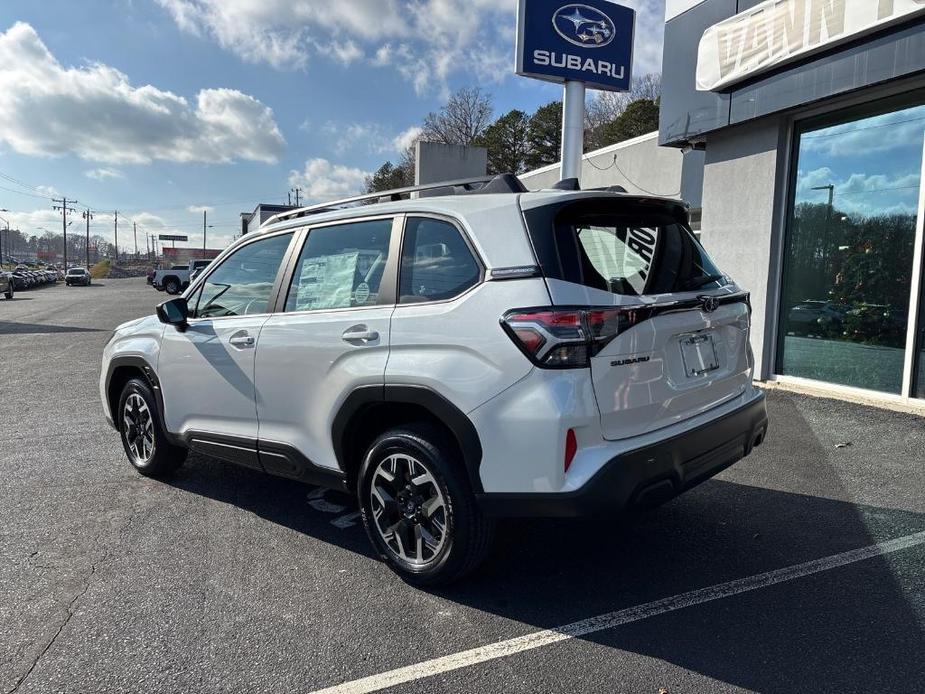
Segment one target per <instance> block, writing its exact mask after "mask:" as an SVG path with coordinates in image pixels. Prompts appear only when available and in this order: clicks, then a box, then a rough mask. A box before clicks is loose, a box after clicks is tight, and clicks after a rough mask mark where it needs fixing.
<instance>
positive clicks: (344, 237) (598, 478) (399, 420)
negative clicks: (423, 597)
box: [100, 175, 768, 585]
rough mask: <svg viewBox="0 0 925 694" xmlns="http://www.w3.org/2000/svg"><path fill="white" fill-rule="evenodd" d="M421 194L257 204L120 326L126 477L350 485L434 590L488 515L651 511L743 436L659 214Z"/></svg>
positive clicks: (746, 409)
mask: <svg viewBox="0 0 925 694" xmlns="http://www.w3.org/2000/svg"><path fill="white" fill-rule="evenodd" d="M441 185H442V186H443V187H442V188H437V187H436V186H429V187H419V188H416V189H403V190H400V191H394V192H389V193H380V194H377V195H376V196H375V197H370V196H366V197H361V198H353V199H351V200H346V201H341V202H338V203H328V204H325V205H321V206H314V207H309V208H304V209H300V210H294V211H291V212H287V213H284V214H281V215H278V216H277V217H275V218H273V219H271V220H269V221H268V222H267V223H266V224H264V225H263V227H262V228H261V230H260V231H259V232H258V233H254V234H248V235H247V236H244V237H243V238H241V239H239V240H238V241H237V242H236V243H234V244H233V245H232V246H231V247H229V248H228V249H227V250H226V251H225V252H224V253H222V255H221V256H220V257H219V258H218V259H217V260H215V261H214V262H213V263H212V264H211V265H210V266H209V268H208V269H207V270H206V271H205V272H203V273H202V275H201V276H200V277H198V278H197V279H196V280H195V281H194V282H193V283H192V285H191V286H190V287H189V288H188V289H187V290H186V292H185V293H184V294H183V295H182V296H180V297H177V298H174V299H172V300H171V301H167V302H165V303H163V304H161V305H160V306H159V307H158V309H157V316H156V317H154V316H152V317H149V318H143V319H140V320H136V321H133V322H131V323H127V324H125V325H122V326H120V327H119V328H118V329H117V330H116V331H115V334H114V336H113V338H112V340H111V341H110V342H109V344H108V345H107V346H106V348H105V350H104V353H103V368H102V375H101V380H100V395H101V397H102V401H103V407H104V410H105V413H106V416H107V418H108V419H109V421H110V423H112V424H113V426H114V427H115V428H116V430H118V431H119V433H120V434H121V437H122V443H123V445H124V448H125V452H126V454H127V456H128V458H129V461H130V462H131V463H132V465H134V466H135V468H137V470H138V471H139V472H140V473H142V474H144V475H150V476H158V475H164V474H168V473H170V472H172V471H174V470H175V469H176V468H177V467H178V466H179V465H180V464H181V463H182V462H183V461H184V459H185V458H186V454H187V451H189V450H192V451H196V452H198V453H202V454H205V455H207V456H213V457H216V458H220V459H224V460H227V461H230V462H232V463H236V464H238V465H244V466H246V467H250V468H254V469H256V470H261V471H264V472H267V473H269V474H272V475H280V476H283V477H288V478H291V479H294V480H301V481H304V482H308V483H312V484H319V485H324V486H327V487H330V488H335V489H339V490H342V491H346V492H349V493H350V494H353V495H355V496H356V498H357V500H358V502H359V505H360V509H361V511H362V517H363V522H364V524H365V527H366V530H367V532H368V534H369V537H370V540H371V541H372V544H373V545H374V547H375V549H376V551H377V552H378V553H379V555H381V557H382V558H383V559H384V560H385V561H386V562H387V563H388V564H389V565H390V566H391V567H392V568H393V569H394V570H395V571H396V572H397V573H398V574H400V575H401V576H402V577H403V578H404V579H405V580H407V581H409V582H412V583H416V584H421V585H424V584H430V585H433V584H438V583H446V582H448V581H451V580H454V579H456V578H459V577H460V576H462V575H464V574H466V573H467V572H468V571H470V570H471V569H473V568H474V567H475V566H476V565H478V563H479V562H480V561H481V560H482V558H483V557H484V556H485V554H486V552H487V551H488V549H489V546H490V539H491V535H492V527H493V523H494V519H495V518H497V517H499V516H574V515H581V514H592V513H600V512H611V511H613V512H616V511H620V510H624V509H630V508H636V507H640V506H643V507H644V506H652V505H655V504H657V503H660V502H662V501H665V500H667V499H669V498H671V497H673V496H675V495H677V494H678V493H680V492H682V491H684V490H686V489H689V488H690V487H691V486H693V485H695V484H697V483H698V482H700V481H702V480H704V479H706V478H708V477H710V476H712V475H714V474H716V473H717V472H719V471H720V470H722V469H724V468H725V467H727V466H729V465H731V464H732V463H734V462H736V461H737V460H739V459H740V458H742V457H743V456H745V455H747V454H748V453H749V452H750V451H751V450H752V448H753V447H754V446H757V445H759V444H760V443H761V442H762V440H763V438H764V436H765V433H766V430H767V426H768V419H767V413H766V408H765V402H764V397H763V395H762V393H761V392H760V391H759V390H757V389H756V388H755V387H754V386H753V384H752V361H753V360H752V355H751V350H750V347H749V319H750V306H749V298H748V294H747V293H746V292H745V291H743V290H742V289H741V288H740V287H739V286H738V285H736V284H735V283H734V282H733V281H732V280H731V279H729V278H727V277H726V276H724V275H723V274H721V273H720V272H719V271H718V270H717V269H716V267H715V266H714V265H713V263H712V262H711V260H710V258H709V257H708V256H707V254H706V252H705V251H704V249H703V248H702V247H701V245H700V244H699V242H698V240H697V239H696V238H695V236H694V235H693V234H692V232H691V231H690V228H689V226H688V215H687V210H686V208H685V206H684V205H683V204H682V203H680V202H678V201H676V200H668V199H661V198H654V197H643V196H636V195H628V194H625V193H622V192H612V191H610V190H589V191H580V190H577V185H576V184H575V182H574V181H565V182H563V183H562V184H559V185H558V186H557V187H556V189H552V190H543V191H538V192H527V191H526V190H525V189H524V187H523V185H522V184H521V183H520V181H519V180H518V179H516V178H515V177H513V176H509V175H505V176H500V177H496V178H495V179H492V180H488V179H479V180H475V181H465V182H460V181H458V182H451V183H446V184H441Z"/></svg>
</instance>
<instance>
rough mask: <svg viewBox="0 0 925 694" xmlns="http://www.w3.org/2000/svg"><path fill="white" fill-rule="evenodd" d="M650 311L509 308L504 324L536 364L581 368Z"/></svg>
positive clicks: (627, 309) (503, 320) (511, 336)
mask: <svg viewBox="0 0 925 694" xmlns="http://www.w3.org/2000/svg"><path fill="white" fill-rule="evenodd" d="M644 314H645V315H644ZM647 315H648V310H647V309H645V308H573V307H568V308H551V307H550V308H526V309H514V310H513V311H508V312H507V313H506V314H504V316H503V317H502V318H501V325H502V326H503V327H504V330H505V332H507V334H508V335H509V336H510V338H511V339H512V340H513V341H514V344H516V345H517V346H518V347H519V348H520V349H521V351H522V352H523V353H524V354H526V355H527V357H528V358H529V359H530V361H532V362H533V363H534V364H536V365H537V366H541V367H543V368H547V369H578V368H584V367H587V366H590V364H591V357H593V356H594V355H595V354H597V353H598V352H600V351H601V349H603V348H604V346H605V345H606V344H607V343H608V342H610V341H611V340H613V339H614V338H615V337H616V336H617V335H619V334H620V333H622V332H624V331H626V330H628V329H629V328H631V327H632V326H634V325H636V323H638V322H639V321H640V320H642V319H644V317H646V316H647Z"/></svg>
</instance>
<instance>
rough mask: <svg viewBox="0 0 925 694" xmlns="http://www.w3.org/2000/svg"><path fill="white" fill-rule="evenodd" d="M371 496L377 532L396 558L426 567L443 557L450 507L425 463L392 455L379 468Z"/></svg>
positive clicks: (375, 474)
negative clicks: (441, 554) (448, 508)
mask: <svg viewBox="0 0 925 694" xmlns="http://www.w3.org/2000/svg"><path fill="white" fill-rule="evenodd" d="M369 495H370V506H371V509H372V515H373V523H374V525H375V527H376V531H377V532H378V533H379V536H380V537H381V538H382V540H383V542H384V543H385V546H386V547H387V548H388V550H389V552H391V553H392V554H393V555H394V556H395V557H396V558H398V559H400V560H401V561H403V562H406V563H408V564H411V565H413V566H415V567H423V566H426V565H427V564H429V563H431V562H432V561H434V560H435V559H436V558H437V557H438V556H439V555H440V551H441V550H442V549H443V547H444V545H445V544H446V542H447V504H446V499H445V498H444V495H443V492H442V491H441V489H440V485H439V484H438V483H437V480H436V478H435V477H434V475H433V473H431V471H430V470H428V468H427V467H426V466H425V465H424V463H422V462H421V461H419V460H417V459H416V458H413V457H411V456H409V455H405V454H395V455H390V456H389V457H387V458H385V459H384V460H382V461H381V462H380V463H379V465H378V466H377V467H376V471H375V472H374V473H373V476H372V482H371V484H370V488H369Z"/></svg>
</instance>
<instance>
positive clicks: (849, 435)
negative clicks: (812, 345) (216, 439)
mask: <svg viewBox="0 0 925 694" xmlns="http://www.w3.org/2000/svg"><path fill="white" fill-rule="evenodd" d="M162 298H163V295H162V294H158V293H156V292H155V291H154V290H152V289H151V288H149V287H147V286H146V285H145V284H144V280H137V279H136V280H104V281H101V282H100V283H99V284H96V283H94V285H93V286H91V287H88V288H82V287H75V288H65V287H63V286H58V287H53V288H48V289H43V290H37V291H32V292H22V293H20V294H18V295H17V297H16V299H14V300H13V301H12V302H3V301H2V300H0V467H2V474H0V691H2V692H6V693H10V692H23V693H25V692H50V691H55V692H81V693H83V692H111V691H121V692H129V691H144V692H181V691H182V692H286V691H291V692H296V691H297V692H304V693H306V694H308V693H309V692H314V691H316V690H319V689H324V688H328V687H333V686H335V685H346V686H344V687H343V688H341V690H340V691H344V692H348V691H351V692H359V691H372V690H375V689H377V688H381V687H389V686H391V687H392V688H391V690H390V691H402V692H450V691H453V692H456V691H481V692H501V691H503V692H566V691H567V692H633V693H638V692H651V693H652V694H655V693H656V692H658V691H659V690H660V689H666V690H668V691H669V692H671V694H675V693H679V692H731V691H761V692H809V691H825V692H887V691H903V692H911V691H917V690H921V688H922V686H923V684H922V683H923V682H925V658H923V653H925V631H923V630H925V493H923V492H925V419H922V418H920V417H916V416H912V415H905V414H899V413H894V412H886V411H882V410H877V409H872V408H866V407H863V406H859V405H853V404H847V403H842V402H837V401H831V400H823V399H813V398H809V397H804V396H798V395H794V394H789V393H784V392H779V391H775V392H771V393H770V394H769V407H770V413H771V417H772V429H771V432H770V434H769V436H768V439H767V441H766V443H765V445H764V446H762V447H761V448H760V449H758V450H756V451H755V452H754V453H753V454H752V455H751V456H750V457H748V458H747V459H746V460H744V461H742V462H741V463H739V464H738V465H736V466H734V467H733V468H731V469H729V470H727V471H726V472H724V473H723V474H721V475H720V476H719V477H718V478H716V479H714V480H712V481H710V482H707V483H705V484H703V485H701V486H700V487H698V488H697V489H695V490H693V491H692V492H690V493H688V494H687V495H685V496H683V497H681V498H679V499H677V500H675V501H673V502H671V503H669V504H667V505H666V506H664V507H662V508H660V509H657V510H655V511H652V512H649V513H646V514H644V515H641V516H638V517H635V518H630V519H621V520H618V519H614V520H612V521H601V520H593V521H592V520H576V521H545V520H544V521H529V520H524V521H510V522H506V523H504V524H503V525H502V526H501V528H500V529H499V536H498V541H497V543H496V547H495V551H494V553H493V556H492V558H491V559H490V561H489V563H488V564H487V566H486V567H485V569H484V570H482V571H481V572H480V573H479V574H478V575H476V576H474V577H473V578H471V579H470V580H469V581H468V582H467V583H465V584H463V585H458V586H454V587H452V588H447V589H442V590H440V591H436V592H424V591H421V590H417V589H414V588H411V587H409V586H407V585H405V584H404V583H402V582H401V581H400V580H399V579H398V578H397V577H395V576H394V575H393V574H392V573H391V572H390V571H388V570H387V569H386V568H385V566H383V565H381V564H380V563H379V562H378V561H377V560H376V559H375V558H374V557H373V556H372V555H371V550H370V548H369V545H368V543H367V540H366V537H365V535H364V533H363V530H362V528H361V527H360V525H359V523H358V520H357V518H356V513H355V509H354V508H353V507H351V505H350V503H349V500H347V499H346V498H344V497H341V496H338V495H336V494H333V493H326V494H322V493H319V492H318V491H317V490H314V489H312V488H311V487H305V486H303V485H300V484H297V483H293V482H288V481H285V480H281V479H275V478H270V477H265V476H262V475H260V474H259V473H256V472H252V471H250V470H246V469H243V468H235V467H232V466H229V465H225V464H222V463H219V462H216V461H212V460H208V459H205V458H201V457H197V456H191V457H190V459H189V461H188V463H187V464H186V465H185V466H184V467H183V468H182V469H181V471H180V472H179V473H178V474H177V476H176V477H175V478H173V479H172V480H171V481H170V482H169V483H165V482H159V481H154V480H148V479H145V478H142V477H140V476H138V475H137V474H135V473H134V472H133V471H132V469H131V468H130V466H129V464H128V463H127V462H126V461H125V459H124V454H123V452H122V449H121V446H120V443H119V440H118V437H117V435H116V434H115V432H113V431H112V430H111V429H109V428H108V426H107V424H106V423H105V421H104V420H103V417H102V413H101V410H100V406H99V402H98V395H97V379H98V376H99V355H100V352H101V350H102V348H103V345H104V344H105V342H106V340H107V339H108V338H109V335H110V332H111V330H112V329H113V327H115V326H116V325H117V324H118V323H120V322H123V321H125V320H129V319H131V318H135V317H138V316H140V315H143V314H146V313H150V312H151V311H152V309H153V307H154V305H155V304H156V303H157V302H158V301H159V300H161V299H162ZM838 444H850V445H842V446H838ZM837 446H838V447H837ZM856 550H857V551H856ZM788 567H797V568H795V569H791V570H789V571H779V570H781V569H786V568H788ZM637 608H638V609H637ZM613 613H616V614H613ZM602 615H603V617H601V616H602ZM599 617H600V618H599ZM592 618H599V619H596V620H595V619H592ZM589 619H590V620H591V621H583V620H589ZM575 623H578V626H575ZM546 630H552V631H546ZM470 649H477V650H472V651H471V652H470ZM401 668H406V669H404V670H402V669H401ZM396 670H398V672H395V671H396ZM367 678H369V679H367Z"/></svg>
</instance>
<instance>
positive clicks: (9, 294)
mask: <svg viewBox="0 0 925 694" xmlns="http://www.w3.org/2000/svg"><path fill="white" fill-rule="evenodd" d="M3 296H4V297H6V300H7V301H10V300H11V299H12V298H13V285H12V284H11V285H10V286H9V288H8V289H7V290H6V291H5V292H4V293H3Z"/></svg>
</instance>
